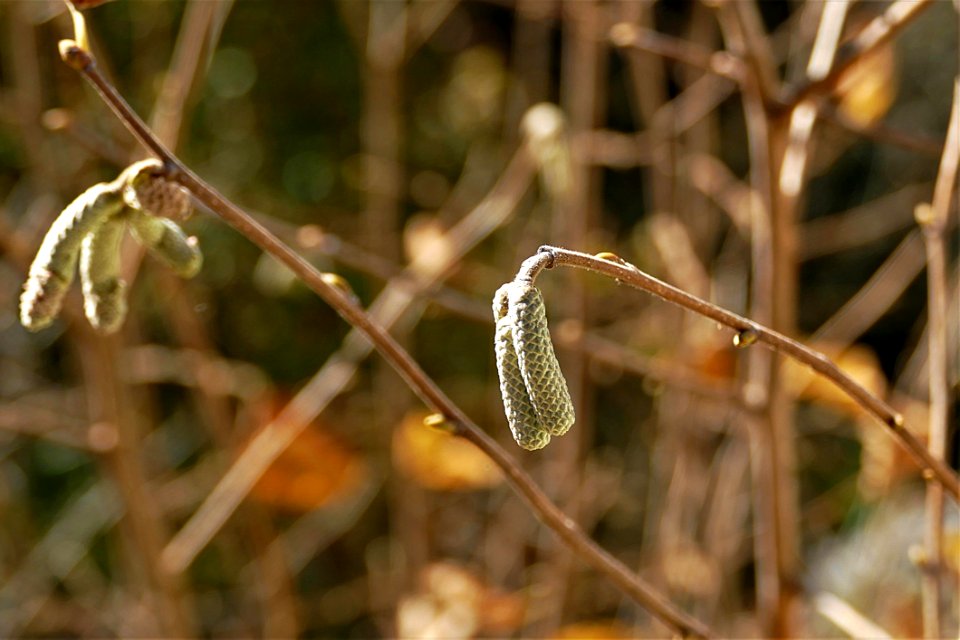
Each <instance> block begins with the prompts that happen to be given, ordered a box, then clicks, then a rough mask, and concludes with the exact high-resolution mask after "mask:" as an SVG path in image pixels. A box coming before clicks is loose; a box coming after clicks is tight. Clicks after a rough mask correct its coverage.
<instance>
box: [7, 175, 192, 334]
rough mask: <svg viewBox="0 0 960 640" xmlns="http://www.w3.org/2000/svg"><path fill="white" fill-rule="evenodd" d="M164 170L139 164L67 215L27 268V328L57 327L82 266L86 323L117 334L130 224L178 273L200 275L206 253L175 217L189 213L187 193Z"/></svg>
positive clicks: (85, 196) (23, 301)
mask: <svg viewBox="0 0 960 640" xmlns="http://www.w3.org/2000/svg"><path fill="white" fill-rule="evenodd" d="M161 170H162V164H161V163H160V161H159V160H143V161H141V162H137V163H134V164H132V165H130V166H129V167H128V168H127V169H125V170H124V171H123V173H121V174H120V176H118V177H117V179H116V180H114V181H112V182H105V183H100V184H97V185H94V186H92V187H90V188H89V189H87V190H86V191H84V192H83V193H82V194H80V196H79V197H77V199H76V200H74V201H73V202H71V203H70V204H69V205H68V206H67V208H66V209H64V210H63V212H62V213H61V214H60V215H59V216H58V217H57V219H56V220H55V221H54V223H53V225H51V227H50V230H49V231H48V232H47V235H46V236H44V238H43V243H42V244H41V245H40V249H39V251H37V256H36V257H35V258H34V260H33V264H31V265H30V271H29V274H28V276H27V281H26V283H25V284H24V287H23V294H22V295H21V296H20V323H21V324H22V325H23V326H24V327H26V328H27V329H29V330H30V331H39V330H40V329H43V328H44V327H46V326H48V325H50V324H51V323H52V322H53V320H54V318H55V317H56V316H57V314H58V313H59V312H60V308H61V306H62V305H63V299H64V297H65V296H66V293H67V290H68V289H69V287H70V284H71V283H72V282H73V277H74V272H75V271H76V270H77V262H78V261H79V271H80V281H81V284H82V289H83V300H84V305H83V308H84V313H85V315H86V316H87V319H88V320H89V321H90V324H91V325H92V326H93V328H94V329H96V330H97V331H99V332H101V333H113V332H115V331H116V330H117V329H119V328H120V326H121V325H122V324H123V320H124V317H125V316H126V311H127V302H126V283H125V282H124V281H123V280H122V279H121V278H120V243H121V240H122V239H123V232H124V231H125V230H126V228H127V226H128V225H129V227H130V231H131V232H132V235H133V237H134V238H136V239H137V240H138V241H139V242H140V243H141V244H142V245H143V246H144V247H146V248H147V250H148V251H150V253H151V254H153V255H154V256H156V257H157V258H159V259H160V260H161V261H163V262H164V263H166V264H167V266H169V267H170V268H171V269H173V271H174V272H175V273H177V275H179V276H181V277H184V278H190V277H192V276H194V275H196V274H197V272H199V270H200V266H201V264H202V262H203V256H202V254H201V253H200V248H199V247H198V246H197V241H196V238H192V237H187V235H186V234H185V233H184V232H183V230H182V229H181V228H180V226H179V225H178V224H177V223H176V222H174V221H173V220H172V219H171V218H175V219H183V218H185V217H186V216H187V215H188V213H189V211H190V197H189V194H188V193H187V192H186V190H185V189H183V188H182V187H180V186H179V185H177V184H175V183H172V182H169V181H167V180H166V179H164V177H163V175H162V171H161Z"/></svg>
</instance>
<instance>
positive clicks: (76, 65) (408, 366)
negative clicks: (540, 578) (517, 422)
mask: <svg viewBox="0 0 960 640" xmlns="http://www.w3.org/2000/svg"><path fill="white" fill-rule="evenodd" d="M60 50H61V55H62V57H63V58H64V61H65V62H66V63H67V64H68V65H69V66H70V67H72V68H73V69H75V70H77V71H79V72H80V73H82V74H83V76H84V77H85V78H86V79H87V80H88V81H89V82H90V83H91V84H92V85H93V86H94V87H95V88H96V89H97V91H98V92H99V93H100V94H101V96H102V97H103V99H104V101H106V103H107V104H108V105H109V106H110V107H111V109H113V111H114V113H115V114H116V115H117V117H118V118H120V120H121V121H122V122H123V123H124V125H125V126H127V128H128V129H129V130H130V132H131V133H132V134H133V135H134V136H135V137H136V138H137V139H138V140H139V141H140V142H141V143H142V144H143V145H144V146H146V147H147V148H148V149H150V150H151V151H152V152H153V153H154V154H156V155H157V156H158V157H159V158H160V159H161V160H162V161H163V163H164V166H165V168H166V170H167V172H168V176H169V178H170V179H172V180H176V181H177V182H179V183H180V184H181V185H183V186H184V187H186V188H187V189H188V190H190V191H191V192H192V193H193V195H194V196H195V197H196V198H197V199H198V200H200V202H202V203H203V204H204V205H206V206H207V207H209V208H210V210H211V211H213V212H214V213H215V214H216V215H218V216H219V217H220V218H222V219H223V220H224V221H226V222H227V223H228V224H230V225H231V226H233V227H234V228H235V229H236V230H237V231H239V232H240V233H241V234H243V235H245V236H246V237H247V238H248V239H249V240H251V241H252V242H253V243H254V244H256V245H257V246H258V247H260V248H261V249H262V250H264V251H266V252H267V253H269V254H270V255H271V256H273V257H274V258H276V259H278V260H279V261H281V262H282V263H283V264H285V265H286V266H287V267H288V268H290V270H291V271H293V272H294V273H295V274H296V275H297V276H298V277H299V278H300V279H301V280H302V281H303V282H304V284H306V285H307V286H308V287H310V289H312V290H313V291H314V292H315V293H316V294H317V295H318V296H320V298H321V299H323V300H324V301H325V302H326V303H327V304H329V305H330V306H331V307H333V308H334V309H335V310H336V311H337V313H338V314H339V315H340V316H341V317H343V318H344V319H345V320H346V321H347V322H348V323H350V324H351V325H352V326H354V327H355V328H356V329H358V330H359V331H361V332H362V333H363V334H364V335H365V336H366V338H367V339H368V340H370V342H372V343H373V344H374V345H375V347H376V349H377V351H379V352H380V354H381V355H383V357H384V358H385V359H386V360H387V361H388V362H389V363H390V364H391V365H392V366H393V367H394V369H396V371H397V372H398V373H399V374H400V375H401V376H402V377H403V379H404V380H405V381H406V382H407V384H409V385H410V387H411V389H413V390H414V391H415V392H416V393H417V395H418V396H419V397H420V398H421V399H422V400H423V401H424V402H425V403H426V404H427V405H428V406H430V407H432V408H434V409H435V410H436V411H438V412H439V413H441V414H443V416H444V417H445V419H446V420H447V423H448V424H449V425H450V426H451V427H452V429H453V431H454V433H456V434H457V435H459V436H461V437H463V438H465V439H467V440H469V441H470V442H472V443H473V444H475V445H476V446H477V447H479V448H480V449H481V450H482V451H483V452H484V453H486V454H487V456H489V457H490V459H491V460H492V461H493V462H494V463H495V464H496V465H497V466H498V467H500V468H501V470H503V472H504V474H505V476H506V477H507V479H508V481H509V482H510V484H511V485H512V486H513V488H514V489H515V490H516V491H517V493H518V494H520V495H521V496H522V497H523V498H524V500H525V501H526V502H527V504H528V505H529V506H530V508H531V509H532V510H533V512H534V513H535V514H536V516H537V517H538V518H539V519H540V520H541V521H542V522H543V523H544V524H546V525H547V526H548V527H550V528H551V529H552V530H553V531H554V532H555V533H556V534H557V536H558V537H559V538H560V539H561V540H562V541H563V542H564V543H565V544H566V545H567V546H569V547H570V548H571V549H572V550H573V551H575V552H576V553H577V554H578V555H579V556H580V557H581V558H582V559H583V560H584V561H586V562H587V563H589V564H590V565H592V566H593V567H594V568H595V569H597V570H598V571H600V572H602V573H603V574H604V575H605V576H606V577H607V578H608V579H610V580H611V581H612V582H613V583H614V584H616V585H617V586H618V587H620V589H622V590H623V591H624V592H625V593H626V594H627V595H629V596H630V597H631V598H632V599H633V600H635V601H636V602H638V603H639V604H641V605H642V606H644V607H645V608H646V609H647V610H648V611H650V612H651V613H652V614H653V615H654V616H656V617H657V618H658V619H660V620H661V621H663V622H664V623H665V624H667V625H668V626H669V627H670V628H671V629H673V630H675V631H676V632H678V633H681V634H683V635H687V636H698V637H708V636H710V635H711V633H710V630H709V629H708V628H707V627H706V626H705V625H704V624H703V623H701V622H699V621H698V620H696V619H694V618H693V617H692V616H690V615H689V614H687V613H685V612H684V611H682V610H681V609H679V608H678V607H676V606H675V605H674V604H673V603H671V602H670V601H669V600H667V599H666V598H665V597H664V596H663V595H662V594H660V593H659V592H658V591H656V590H654V589H653V587H651V586H650V585H649V584H647V582H646V581H644V580H643V579H642V578H640V577H639V576H637V575H636V574H634V573H632V572H631V571H630V570H629V569H627V567H626V566H625V565H624V564H623V563H621V562H620V561H619V560H617V559H616V558H614V557H613V556H611V555H610V554H609V553H607V552H606V551H605V550H604V549H603V548H601V547H600V546H599V545H598V544H597V543H596V542H594V541H593V540H591V539H590V538H589V537H588V536H587V535H586V533H585V532H584V531H583V529H581V528H580V527H579V526H577V524H576V523H575V522H573V521H572V520H570V519H569V518H568V517H567V516H566V515H565V514H564V513H563V512H562V511H561V510H560V509H559V508H558V507H557V506H556V505H555V504H554V503H553V502H551V501H550V499H549V498H547V496H546V495H545V494H544V493H543V491H542V490H541V489H540V488H539V487H538V486H537V485H536V484H535V483H534V482H533V480H532V478H531V477H530V476H529V475H528V474H527V473H526V472H525V471H524V470H523V469H522V468H521V467H520V466H519V464H518V463H517V462H516V460H515V459H514V458H513V457H511V456H510V455H509V454H507V453H506V451H504V449H503V448H502V447H500V445H499V444H497V442H496V441H495V440H493V439H492V438H491V437H490V436H488V435H487V434H486V433H485V432H484V431H483V430H481V429H480V427H478V426H477V425H476V424H474V423H473V422H472V421H471V420H470V419H469V418H468V417H467V416H466V414H464V413H463V411H462V410H461V409H460V408H459V407H458V406H457V405H456V404H454V403H453V401H452V400H450V399H449V398H448V397H447V396H446V395H445V394H444V393H443V391H442V390H440V388H439V387H438V386H437V385H436V383H435V382H434V381H433V380H432V379H430V378H429V377H428V376H427V375H426V374H425V373H424V372H423V370H422V369H421V368H420V366H419V365H418V364H417V363H416V362H415V361H414V360H413V359H412V358H411V357H410V355H409V354H408V353H407V352H406V351H405V350H404V349H403V348H402V347H401V346H400V345H399V344H398V343H397V342H396V341H395V340H394V339H393V337H392V336H391V335H390V334H389V333H387V332H386V330H384V329H383V328H382V327H381V326H379V325H378V324H376V323H374V322H373V321H372V320H371V318H370V316H368V315H367V314H366V313H365V312H364V310H363V309H362V308H361V307H360V306H358V305H357V304H356V303H355V302H354V301H353V300H352V299H351V297H350V296H349V295H348V294H347V293H345V292H343V291H341V290H340V289H338V288H337V287H335V286H333V285H331V284H328V282H327V281H326V280H325V279H324V278H323V274H321V273H320V272H319V271H318V270H317V269H315V268H314V267H313V266H312V265H310V264H309V263H308V262H307V261H306V260H304V259H303V258H302V257H300V256H299V255H298V254H297V253H296V252H294V251H293V250H292V249H291V248H290V247H288V246H287V245H285V244H284V243H282V242H281V241H280V240H279V239H277V238H276V236H274V235H273V234H271V233H270V232H269V231H267V230H266V229H265V228H264V227H263V226H262V225H260V224H259V223H258V222H257V221H256V220H253V219H252V218H250V217H249V216H248V215H247V214H246V213H245V212H243V211H242V210H241V209H240V208H238V207H237V206H236V205H234V204H233V203H232V202H230V201H229V200H227V199H226V198H224V197H223V196H222V195H220V194H219V193H217V192H216V191H215V190H214V189H213V188H212V187H210V186H209V185H207V184H206V183H205V182H203V181H202V180H201V179H200V178H199V177H197V176H196V175H195V174H194V173H193V172H192V171H191V170H190V169H189V168H187V167H186V166H184V165H183V164H182V163H181V162H180V161H179V159H177V158H176V157H175V156H174V155H173V154H172V153H170V152H169V151H168V150H167V149H166V148H165V147H164V146H163V145H162V144H161V143H160V141H159V140H157V139H156V137H155V136H154V135H153V134H152V132H151V131H150V130H149V129H148V128H147V127H146V125H145V124H144V123H143V121H142V120H141V119H140V118H139V116H137V115H136V114H135V113H134V112H133V110H132V109H131V108H130V107H129V105H127V103H126V101H125V100H124V99H123V98H122V97H121V96H120V95H119V94H118V93H117V91H116V89H114V87H113V86H112V85H111V84H110V83H108V82H107V81H106V79H105V78H104V77H103V76H102V75H101V74H100V73H99V71H98V69H97V66H96V63H95V60H94V58H93V56H92V55H91V54H90V53H89V52H87V51H85V50H83V49H81V48H80V47H79V46H77V45H76V43H74V42H71V41H64V42H61V46H60Z"/></svg>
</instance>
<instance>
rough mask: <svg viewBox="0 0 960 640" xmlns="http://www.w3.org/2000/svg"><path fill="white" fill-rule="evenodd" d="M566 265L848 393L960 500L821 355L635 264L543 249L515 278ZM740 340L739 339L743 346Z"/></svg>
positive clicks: (870, 399)
mask: <svg viewBox="0 0 960 640" xmlns="http://www.w3.org/2000/svg"><path fill="white" fill-rule="evenodd" d="M557 266H569V267H576V268H579V269H585V270H588V271H594V272H596V273H599V274H602V275H605V276H608V277H611V278H614V279H616V280H618V281H619V282H621V283H623V284H628V285H630V286H632V287H635V288H637V289H641V290H643V291H647V292H648V293H652V294H654V295H656V296H658V297H660V298H663V299H664V300H666V301H667V302H671V303H673V304H676V305H678V306H681V307H684V308H686V309H689V310H690V311H693V312H694V313H697V314H700V315H702V316H704V317H706V318H709V319H711V320H715V321H716V322H718V323H720V324H722V325H724V326H727V327H729V328H731V329H733V330H735V331H737V332H739V335H741V336H749V338H748V339H755V340H756V341H757V342H762V343H764V344H766V345H767V346H769V347H770V348H771V349H773V350H774V351H776V352H778V353H781V354H783V355H786V356H789V357H791V358H793V359H794V360H796V361H797V362H799V363H801V364H804V365H806V366H808V367H810V368H811V369H813V370H814V371H816V372H817V373H819V374H820V375H822V376H823V377H825V378H826V379H828V380H830V381H831V382H832V383H833V384H835V385H836V386H837V387H838V388H839V389H840V390H842V391H843V392H844V393H845V394H847V395H848V396H849V397H850V399H851V400H853V401H854V402H856V403H857V404H858V405H859V406H860V407H862V408H863V409H864V410H865V411H866V412H867V413H869V414H870V415H872V416H873V417H874V418H876V419H877V420H879V421H880V422H881V423H882V424H883V425H884V426H885V427H887V429H888V431H889V432H890V434H891V435H892V436H893V437H894V438H895V439H896V440H897V441H898V442H899V443H900V444H901V445H902V446H903V447H904V449H905V450H906V451H907V453H909V454H910V456H911V457H912V458H913V460H914V462H915V463H916V464H917V466H919V467H920V468H921V469H922V470H923V474H924V477H926V478H927V479H929V480H933V481H935V482H937V483H939V484H941V485H942V486H943V488H944V489H945V490H946V491H947V493H949V494H950V495H952V496H954V497H955V498H958V499H960V479H958V477H957V474H956V473H955V472H954V471H953V470H952V469H950V467H948V466H947V465H946V464H944V462H943V461H942V460H938V459H936V458H934V457H933V456H932V455H931V454H930V452H929V451H927V448H926V447H924V446H923V444H922V443H921V442H920V441H919V440H917V438H916V437H915V436H914V435H913V434H912V433H911V432H910V431H909V430H907V428H906V427H905V426H904V420H903V416H902V415H901V414H900V413H898V412H896V411H895V410H894V409H893V408H892V407H890V406H889V405H888V404H887V403H885V402H884V401H883V400H881V399H880V398H877V397H876V396H874V395H873V394H872V393H870V392H869V391H867V390H866V389H865V388H863V387H862V386H861V385H860V384H858V383H857V382H855V381H854V380H853V379H852V378H851V377H850V376H848V375H847V374H846V373H844V372H843V371H842V370H841V369H840V368H839V367H837V365H836V364H834V363H833V362H832V361H831V360H830V359H829V358H827V357H826V356H825V355H823V354H822V353H819V352H817V351H814V350H813V349H811V348H809V347H806V346H804V345H803V344H801V343H799V342H797V341H796V340H792V339H790V338H788V337H787V336H785V335H783V334H781V333H778V332H776V331H773V330H771V329H768V328H767V327H765V326H763V325H761V324H759V323H757V322H754V321H752V320H748V319H747V318H744V317H743V316H739V315H737V314H735V313H733V312H731V311H727V310H726V309H723V308H722V307H718V306H716V305H714V304H711V303H709V302H707V301H706V300H701V299H700V298H697V297H695V296H692V295H690V294H689V293H687V292H686V291H682V290H680V289H678V288H676V287H674V286H672V285H669V284H667V283H666V282H663V281H661V280H658V279H656V278H654V277H653V276H650V275H647V274H646V273H644V272H642V271H640V270H639V269H637V268H636V267H634V266H633V265H630V264H627V263H617V262H612V261H610V260H604V259H602V258H598V257H596V256H592V255H589V254H586V253H580V252H578V251H570V250H568V249H561V248H558V247H542V248H541V252H540V253H538V254H536V255H535V256H533V257H531V258H529V259H527V260H526V261H524V263H523V265H522V266H521V267H520V271H519V273H518V274H517V278H518V279H522V280H528V281H531V282H532V281H533V280H535V279H536V277H537V274H539V273H540V271H542V270H543V269H545V268H549V267H557ZM742 342H743V339H741V343H742Z"/></svg>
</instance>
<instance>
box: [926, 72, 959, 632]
mask: <svg viewBox="0 0 960 640" xmlns="http://www.w3.org/2000/svg"><path fill="white" fill-rule="evenodd" d="M958 161H960V78H958V79H956V80H955V81H954V86H953V102H952V103H951V113H950V124H949V126H948V127H947V137H946V141H945V142H944V144H943V156H942V157H941V159H940V169H939V171H938V173H937V182H936V184H935V186H934V189H933V204H932V205H926V204H921V205H919V206H918V207H917V210H916V212H917V222H919V223H920V225H921V227H922V228H923V232H924V233H923V239H924V246H925V247H926V252H927V326H928V327H929V331H928V335H927V350H928V356H927V369H928V378H929V384H930V432H929V438H928V442H929V446H930V454H931V455H932V456H933V457H935V458H937V459H938V460H943V459H944V458H945V457H946V453H947V439H948V435H949V430H948V429H947V416H948V413H949V408H950V380H949V375H948V374H947V370H948V368H949V359H950V352H949V349H948V348H947V265H946V243H945V242H944V231H945V230H946V228H947V215H948V214H949V212H950V211H949V210H950V201H951V199H952V198H953V193H954V189H955V186H956V181H957V164H958ZM924 545H925V546H926V556H927V560H928V561H929V562H930V564H931V565H932V567H933V570H932V571H925V572H924V573H923V580H922V582H921V598H922V601H923V633H924V636H925V637H927V638H939V637H941V630H942V622H943V621H942V619H941V612H940V593H941V586H942V585H941V581H942V579H943V573H942V571H941V570H940V567H942V566H943V488H942V487H940V486H938V485H936V484H934V483H928V484H927V496H926V526H925V528H924Z"/></svg>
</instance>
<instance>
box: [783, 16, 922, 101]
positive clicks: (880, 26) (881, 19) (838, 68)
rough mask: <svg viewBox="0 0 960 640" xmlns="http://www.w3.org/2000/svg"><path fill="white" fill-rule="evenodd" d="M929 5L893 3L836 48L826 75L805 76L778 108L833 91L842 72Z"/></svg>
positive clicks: (893, 34) (889, 37)
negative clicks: (838, 48) (834, 58)
mask: <svg viewBox="0 0 960 640" xmlns="http://www.w3.org/2000/svg"><path fill="white" fill-rule="evenodd" d="M932 5H933V1H932V0H897V1H896V2H894V3H893V4H891V5H890V6H889V7H887V10H886V11H884V12H883V13H882V14H881V15H879V16H877V17H876V18H874V19H873V20H872V21H871V22H870V23H869V24H868V25H867V26H866V27H864V29H863V30H862V31H861V32H860V33H858V34H857V36H856V37H854V38H853V39H852V40H850V41H849V42H846V43H844V44H843V45H842V46H841V47H840V50H839V51H838V52H837V61H836V63H835V64H834V65H833V67H832V68H831V69H830V73H828V74H826V75H824V76H823V77H821V78H809V77H808V79H807V80H806V81H805V82H803V83H802V84H800V85H798V86H796V87H794V89H793V91H792V92H790V94H789V95H788V96H787V97H786V98H785V99H783V100H782V101H781V103H782V104H781V105H779V106H781V108H783V109H784V110H787V111H789V110H791V109H793V108H794V107H795V106H797V105H798V104H799V103H801V102H802V101H804V100H806V99H807V98H811V97H813V96H814V95H818V94H824V93H827V92H829V91H831V90H833V88H834V87H835V86H836V84H837V81H838V80H839V79H840V76H842V75H843V72H844V71H846V70H847V69H849V68H850V67H851V66H853V64H854V63H856V62H857V61H858V60H860V59H861V58H862V57H863V56H864V55H866V54H867V53H869V52H871V51H873V50H874V49H876V48H877V47H879V46H880V45H882V44H883V43H885V42H887V41H888V40H890V39H891V38H893V37H894V36H895V35H896V34H897V33H899V32H900V30H901V29H903V28H904V27H906V26H907V25H908V24H910V22H911V21H912V20H913V19H914V18H916V17H917V16H918V15H920V14H921V13H922V12H923V11H924V10H925V9H928V8H930V7H931V6H932Z"/></svg>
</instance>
